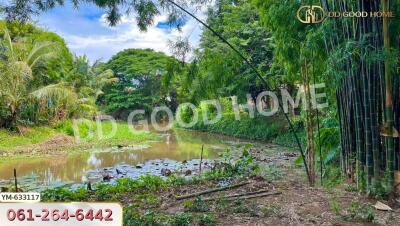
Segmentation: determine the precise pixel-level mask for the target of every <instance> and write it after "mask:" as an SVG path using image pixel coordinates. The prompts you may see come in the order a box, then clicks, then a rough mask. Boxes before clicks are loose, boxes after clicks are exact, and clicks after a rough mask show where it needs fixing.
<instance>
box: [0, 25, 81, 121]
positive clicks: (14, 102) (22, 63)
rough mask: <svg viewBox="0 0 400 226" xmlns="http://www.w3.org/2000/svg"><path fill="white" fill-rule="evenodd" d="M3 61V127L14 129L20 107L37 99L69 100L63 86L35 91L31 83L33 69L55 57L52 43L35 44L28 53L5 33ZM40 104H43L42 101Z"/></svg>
mask: <svg viewBox="0 0 400 226" xmlns="http://www.w3.org/2000/svg"><path fill="white" fill-rule="evenodd" d="M2 42H3V43H2V44H3V49H2V54H3V57H4V61H2V63H1V64H0V81H1V82H0V99H1V101H0V103H3V104H4V105H5V107H6V108H7V109H8V113H9V115H8V118H7V119H6V122H5V126H6V127H7V128H12V129H15V128H17V127H16V126H17V122H18V117H19V114H20V111H21V107H22V106H23V105H24V104H27V103H28V102H31V101H35V100H38V99H42V100H43V99H44V100H47V101H48V100H50V99H49V98H53V99H54V100H58V99H69V100H71V97H73V96H74V94H73V92H71V90H70V89H69V88H68V87H67V86H65V84H63V83H61V84H52V85H49V86H45V87H40V88H37V87H35V86H33V85H32V84H31V83H32V81H33V78H34V76H35V73H34V69H35V68H36V67H38V66H39V65H41V64H43V63H46V62H47V61H48V60H49V59H50V58H53V57H55V56H56V49H57V46H56V45H55V44H54V43H50V42H43V43H35V44H34V46H33V48H32V49H30V50H29V48H28V46H27V45H25V43H23V42H13V41H12V40H11V37H10V34H9V32H8V31H7V30H4V39H3V40H2ZM42 102H43V101H42Z"/></svg>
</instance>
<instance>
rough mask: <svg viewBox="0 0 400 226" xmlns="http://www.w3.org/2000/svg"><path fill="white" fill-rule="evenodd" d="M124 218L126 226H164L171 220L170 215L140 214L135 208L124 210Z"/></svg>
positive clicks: (149, 212)
mask: <svg viewBox="0 0 400 226" xmlns="http://www.w3.org/2000/svg"><path fill="white" fill-rule="evenodd" d="M123 217H124V219H123V221H124V223H123V225H124V226H162V225H167V224H166V222H168V221H169V220H170V217H169V216H168V215H165V214H161V213H157V212H153V211H146V212H145V213H140V212H138V211H137V210H136V208H135V207H133V206H128V207H125V208H124V214H123Z"/></svg>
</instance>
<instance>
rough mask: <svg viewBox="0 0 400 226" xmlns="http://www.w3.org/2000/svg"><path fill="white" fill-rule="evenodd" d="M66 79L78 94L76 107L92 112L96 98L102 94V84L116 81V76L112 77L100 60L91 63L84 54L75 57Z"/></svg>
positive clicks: (93, 111)
mask: <svg viewBox="0 0 400 226" xmlns="http://www.w3.org/2000/svg"><path fill="white" fill-rule="evenodd" d="M67 81H68V83H69V84H70V86H72V87H73V88H74V89H75V92H76V93H77V94H78V100H77V103H78V106H79V107H78V109H79V110H80V111H83V112H86V113H92V114H93V113H96V111H97V110H96V107H95V105H96V104H95V102H96V100H97V98H98V97H99V96H101V95H103V94H104V93H103V91H102V89H103V88H104V86H105V85H108V84H112V83H115V82H118V78H116V77H114V72H113V71H112V70H110V69H104V68H103V67H102V63H101V62H100V61H96V62H94V63H93V64H92V65H91V64H90V62H89V59H88V58H87V56H85V55H84V56H78V57H75V60H74V67H73V69H72V70H71V71H70V72H69V73H68V76H67ZM78 109H77V110H78ZM81 113H82V112H81Z"/></svg>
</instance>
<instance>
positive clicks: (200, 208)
mask: <svg viewBox="0 0 400 226" xmlns="http://www.w3.org/2000/svg"><path fill="white" fill-rule="evenodd" d="M183 205H184V207H185V210H187V211H190V212H207V211H209V210H210V206H209V205H208V204H207V203H206V202H205V201H204V200H203V199H202V198H201V196H199V197H197V198H196V199H195V200H193V201H186V202H184V204H183Z"/></svg>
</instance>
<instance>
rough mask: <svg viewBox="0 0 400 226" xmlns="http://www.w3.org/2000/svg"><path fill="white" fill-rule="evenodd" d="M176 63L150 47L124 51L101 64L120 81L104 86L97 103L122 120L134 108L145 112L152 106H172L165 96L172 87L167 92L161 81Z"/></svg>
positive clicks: (170, 73) (149, 111) (172, 70)
mask: <svg viewBox="0 0 400 226" xmlns="http://www.w3.org/2000/svg"><path fill="white" fill-rule="evenodd" d="M178 63H179V62H178V61H177V60H176V59H175V58H173V57H168V56H167V55H165V54H164V53H160V52H155V51H153V50H151V49H143V50H142V49H127V50H124V51H122V52H120V53H118V54H117V55H115V56H114V57H113V58H112V59H111V60H110V61H109V62H108V63H107V64H105V65H104V66H105V68H108V69H111V70H112V71H113V72H114V74H115V75H116V77H117V78H118V79H119V81H118V82H117V83H114V84H111V85H109V86H107V87H105V89H104V96H103V97H102V98H99V100H98V103H99V104H100V105H101V106H103V107H104V110H105V111H106V112H108V113H112V114H113V115H115V116H117V117H118V118H123V119H126V118H128V115H129V113H131V111H133V110H145V111H146V112H145V113H146V115H148V114H149V113H151V111H152V109H153V107H155V106H162V105H167V106H170V107H172V109H174V106H173V105H174V103H173V102H171V100H170V99H168V98H167V97H169V96H170V92H171V93H173V90H171V91H170V92H167V90H165V89H163V88H162V86H161V81H162V80H163V78H164V77H165V76H173V74H174V73H175V71H174V65H175V64H178ZM172 95H173V94H172ZM175 105H176V103H175ZM175 108H176V106H175Z"/></svg>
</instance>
